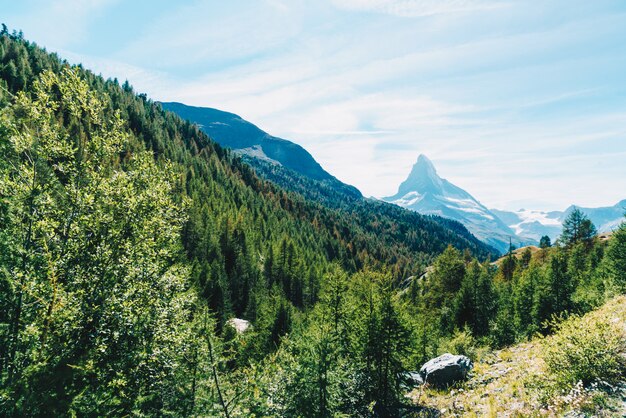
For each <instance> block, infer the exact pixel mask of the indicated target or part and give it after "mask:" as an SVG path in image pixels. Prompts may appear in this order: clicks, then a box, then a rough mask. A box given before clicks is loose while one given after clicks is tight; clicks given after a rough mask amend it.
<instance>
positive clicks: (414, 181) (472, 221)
mask: <svg viewBox="0 0 626 418" xmlns="http://www.w3.org/2000/svg"><path fill="white" fill-rule="evenodd" d="M383 200H384V201H387V202H390V203H395V204H396V205H398V206H402V207H404V208H407V209H411V210H413V211H415V212H419V213H423V214H432V215H439V216H443V217H446V218H451V219H455V220H457V221H459V222H461V223H462V224H463V225H465V227H467V229H468V230H469V231H470V232H471V233H472V234H474V235H475V236H476V237H477V238H478V239H480V240H482V241H483V242H486V243H488V244H489V245H491V246H493V247H495V248H497V249H498V250H499V251H501V252H506V251H507V250H508V248H509V239H511V242H512V243H513V244H514V245H516V246H520V245H525V244H529V243H532V240H529V239H525V238H520V237H519V236H517V235H516V234H515V232H514V231H513V230H512V229H511V228H510V227H509V226H507V225H506V224H505V223H504V222H502V221H501V220H500V219H499V218H498V217H497V216H496V215H495V214H494V213H492V212H491V211H490V210H489V209H487V208H486V207H485V206H484V205H482V204H481V203H480V202H479V201H478V200H476V199H475V198H474V197H473V196H472V195H470V194H469V193H468V192H466V191H465V190H463V189H461V188H460V187H458V186H455V185H454V184H452V183H450V182H449V181H448V180H445V179H442V178H441V177H439V175H438V174H437V170H436V169H435V166H434V165H433V163H432V162H431V161H430V160H429V159H428V158H427V157H426V156H425V155H420V156H419V157H418V159H417V162H416V163H415V165H414V166H413V169H412V170H411V173H410V174H409V176H408V177H407V179H406V180H405V181H404V182H402V184H400V187H399V188H398V192H397V193H396V194H395V195H393V196H390V197H385V198H383Z"/></svg>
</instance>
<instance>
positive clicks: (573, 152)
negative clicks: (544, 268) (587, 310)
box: [8, 0, 626, 209]
mask: <svg viewBox="0 0 626 418" xmlns="http://www.w3.org/2000/svg"><path fill="white" fill-rule="evenodd" d="M59 4H61V5H62V7H64V8H65V9H64V10H68V8H71V7H72V6H71V5H72V4H74V3H73V2H72V1H71V0H66V1H63V2H61V3H59ZM84 4H85V5H79V6H77V7H78V9H80V10H79V11H78V13H74V14H73V15H72V16H68V17H62V16H61V15H62V14H63V12H62V11H57V12H54V13H55V16H56V17H55V19H57V20H58V21H61V22H63V23H61V24H58V23H57V24H58V25H59V26H62V27H63V30H66V32H65V33H64V34H63V33H61V34H60V35H58V38H54V37H51V38H50V39H53V41H50V42H55V45H57V44H58V45H63V49H64V50H65V51H74V54H70V53H68V54H65V53H63V55H66V56H68V57H70V58H71V59H72V60H73V61H75V62H78V61H81V62H83V63H84V64H85V65H86V66H88V67H91V68H94V69H95V70H96V71H97V72H102V73H103V74H104V75H105V76H108V77H115V76H116V77H118V78H119V79H122V80H123V79H126V78H128V79H129V80H130V81H131V83H133V84H134V85H135V87H136V89H137V90H138V91H141V92H146V93H148V94H149V95H150V96H152V97H153V98H155V99H156V100H163V101H172V100H176V101H181V102H185V103H188V104H191V105H198V106H210V107H217V108H220V109H224V110H227V111H231V112H234V113H237V114H239V115H241V116H242V117H244V118H246V119H248V120H250V121H251V122H254V123H255V124H257V125H259V126H260V127H261V128H263V129H265V130H266V131H268V132H270V133H271V134H273V135H277V136H281V137H285V138H287V139H291V140H293V141H295V142H298V143H300V144H301V145H303V146H305V147H306V148H307V149H308V150H309V151H310V152H311V153H312V154H313V155H314V157H315V158H316V159H318V161H320V163H321V164H322V165H323V166H324V167H325V168H326V169H328V170H329V171H330V172H331V173H333V174H334V175H336V176H337V177H339V178H340V179H341V180H343V181H346V182H348V183H351V184H354V185H356V186H357V187H359V188H360V189H362V191H363V192H364V193H365V194H366V195H375V196H383V195H389V194H392V193H393V192H395V188H396V187H397V185H398V184H399V183H400V182H401V181H402V180H403V179H404V177H405V176H406V175H407V173H408V171H409V170H410V167H411V165H412V164H413V163H414V162H415V158H416V157H417V155H418V154H419V153H425V154H427V155H429V157H431V158H432V159H433V160H434V162H435V164H436V165H437V166H438V169H439V171H440V172H441V174H442V175H444V177H448V178H449V179H450V180H452V181H454V182H456V183H458V184H459V185H460V186H462V187H464V188H466V189H468V190H469V191H470V192H472V193H473V194H474V195H476V197H478V198H480V199H481V200H483V201H484V203H485V204H487V205H489V206H499V207H502V208H510V209H515V208H516V207H517V206H518V205H519V204H520V202H526V203H524V205H525V206H531V205H530V203H532V202H533V201H534V202H535V203H536V204H537V205H542V206H540V207H539V208H541V209H544V208H548V209H554V208H562V207H563V206H566V205H568V204H570V203H572V202H574V201H575V202H576V203H578V204H584V205H587V206H592V205H595V204H605V203H609V202H610V201H612V200H619V199H621V198H623V197H625V196H622V195H620V193H622V191H623V190H626V165H625V164H623V153H625V152H626V132H625V130H624V128H623V126H626V124H625V122H626V117H625V115H626V81H625V79H624V77H623V74H624V71H626V58H625V57H624V54H623V43H624V40H626V29H625V28H626V6H622V5H621V4H618V3H616V2H614V1H611V0H598V1H596V2H580V3H577V4H576V7H572V4H571V2H568V1H566V0H555V1H551V2H538V3H534V4H533V5H532V6H529V4H528V3H526V2H520V1H518V0H505V1H495V0H475V1H471V0H466V1H462V0H439V1H435V0H328V1H325V2H315V3H311V2H305V1H303V0H290V1H287V0H265V1H260V2H252V3H251V2H244V1H237V0H234V1H232V2H220V3H218V2H205V1H200V0H196V1H190V2H185V3H184V4H181V5H178V4H172V3H167V7H168V9H167V12H166V11H165V9H164V5H163V4H159V3H149V2H147V1H138V2H133V3H132V4H130V3H129V4H125V5H124V9H126V8H129V7H132V8H134V9H133V10H134V11H133V13H134V15H133V16H136V18H133V19H130V20H129V22H131V23H132V25H133V31H132V32H131V31H130V30H129V29H128V28H127V27H125V26H118V27H114V28H113V27H112V28H111V30H115V31H116V33H121V34H124V33H126V32H124V31H125V30H126V31H128V33H129V34H132V36H130V35H129V36H127V37H124V36H122V35H120V36H117V37H116V38H115V40H113V41H112V43H111V44H110V45H108V44H107V45H106V46H107V48H106V51H107V52H106V53H102V52H98V51H97V50H93V51H90V50H89V48H84V49H80V51H77V49H78V48H75V47H74V46H73V45H77V43H79V42H82V43H84V44H86V45H89V42H88V41H87V40H88V39H90V34H91V32H90V31H91V29H90V28H91V27H92V26H95V27H99V28H100V30H101V31H102V30H105V29H107V28H109V26H111V24H110V22H109V21H108V18H109V17H110V16H108V17H107V19H105V18H102V15H103V13H104V12H105V11H106V10H109V11H110V9H111V7H112V5H113V3H109V2H107V1H104V0H102V1H98V2H93V3H90V2H85V3H84ZM153 4H154V5H153ZM118 7H119V5H118ZM148 7H149V10H150V11H151V13H152V18H151V19H141V18H140V17H141V16H142V13H143V12H142V10H148V9H147V8H148ZM27 8H30V9H33V10H34V9H35V7H34V6H32V5H31V7H27ZM51 8H52V6H48V7H47V8H43V9H41V10H40V11H38V12H34V13H29V14H28V16H22V15H20V14H19V13H17V12H14V13H12V14H11V15H12V16H15V18H16V19H18V18H19V19H22V21H27V18H28V19H30V21H31V23H32V22H39V21H40V20H41V19H43V16H44V15H45V14H46V13H53V12H51V11H50V10H52V9H51ZM81 10H83V11H81ZM120 11H121V10H120ZM74 16H77V17H76V18H74ZM81 16H82V17H83V18H84V22H88V23H84V22H83V21H79V18H81ZM19 19H18V20H19ZM64 19H65V20H64ZM8 23H10V24H11V25H12V26H16V25H14V24H12V23H11V22H8ZM128 24H130V23H127V25H128ZM107 25H108V26H107ZM18 27H19V25H18ZM103 28H104V29H103ZM48 30H49V31H52V29H48ZM27 35H28V33H27ZM51 36H52V35H51ZM55 36H56V35H55ZM91 36H93V34H91ZM40 39H46V36H45V34H44V33H40V34H38V35H37V38H36V40H38V41H39V40H40ZM46 42H48V41H46ZM52 44H53V43H50V44H45V43H44V45H52ZM607 150H609V152H608V154H609V155H607ZM619 156H621V157H619ZM620 158H621V160H620ZM538 173H539V174H538ZM541 173H547V175H546V176H543V179H544V182H543V183H541V181H540V180H541V177H537V176H538V175H539V176H541ZM599 183H602V184H603V187H598V186H597V185H598V184H599ZM571 185H575V187H574V186H571Z"/></svg>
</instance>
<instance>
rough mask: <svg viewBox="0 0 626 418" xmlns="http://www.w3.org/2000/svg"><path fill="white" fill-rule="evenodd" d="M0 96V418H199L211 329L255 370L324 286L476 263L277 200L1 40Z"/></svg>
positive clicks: (320, 209)
mask: <svg viewBox="0 0 626 418" xmlns="http://www.w3.org/2000/svg"><path fill="white" fill-rule="evenodd" d="M0 84H1V89H0V92H1V93H0V104H1V107H2V110H1V112H2V113H1V117H0V141H1V142H0V147H1V149H2V155H3V158H2V162H1V166H0V181H1V187H0V196H1V200H0V217H1V219H0V221H1V222H0V224H1V225H2V231H1V234H0V246H1V248H0V250H1V251H0V289H1V293H0V295H1V297H0V325H1V327H0V329H1V332H0V338H1V339H2V343H1V344H0V347H1V348H0V376H1V378H2V389H1V393H0V410H3V411H6V414H7V415H20V414H26V415H56V414H61V415H65V414H70V413H76V414H79V415H85V414H86V415H111V414H112V415H125V414H128V413H130V412H131V411H141V413H142V414H148V415H152V414H157V415H158V414H160V413H165V412H167V411H169V412H167V413H171V414H174V415H189V414H190V413H191V412H190V411H195V410H197V409H198V408H200V409H199V410H201V411H204V412H203V413H205V414H206V413H207V412H206V411H210V410H211V408H213V407H214V406H215V405H217V400H215V398H212V396H213V395H214V394H215V393H216V392H215V391H214V390H215V387H217V388H218V389H219V385H218V380H217V378H216V377H215V376H216V374H215V372H216V369H215V368H216V367H217V366H216V364H218V363H216V362H217V360H214V351H213V350H214V344H217V341H218V340H213V337H212V335H213V332H214V331H215V332H216V333H217V335H220V336H222V334H223V333H224V332H226V331H227V330H226V329H225V328H224V327H225V322H226V319H228V318H230V317H232V316H239V317H244V318H246V319H249V320H250V321H252V323H253V324H254V327H255V331H254V332H255V334H254V335H255V338H254V340H253V341H252V342H249V344H248V345H247V348H246V349H245V350H244V351H246V353H247V354H246V355H245V357H244V358H246V359H248V360H252V359H257V360H258V359H261V358H263V357H264V356H266V355H267V354H268V353H271V352H272V351H273V350H275V349H276V347H277V346H278V345H279V344H280V341H281V338H282V337H283V336H285V335H286V334H288V333H289V331H290V330H291V329H292V326H293V327H295V326H296V324H298V323H300V319H299V317H300V316H301V315H303V313H304V312H306V311H307V310H310V309H311V308H312V307H313V306H314V305H315V304H316V302H317V301H318V299H319V297H320V291H321V289H322V288H323V287H324V286H325V285H324V280H323V277H324V276H325V274H327V273H328V272H329V271H331V270H333V269H337V268H339V269H341V270H345V271H348V272H355V271H357V270H361V269H363V268H367V269H375V270H386V269H390V270H391V272H392V273H393V275H394V276H395V280H396V281H399V280H400V279H402V278H403V277H405V276H407V275H408V274H411V273H412V272H415V271H420V270H421V269H422V268H423V267H424V266H425V265H427V263H429V262H430V261H431V260H432V259H433V257H434V256H435V255H437V254H438V253H440V252H441V251H443V250H444V249H445V248H446V246H447V245H449V244H452V245H454V246H456V247H458V248H459V249H461V250H465V249H466V250H468V251H469V252H471V253H472V254H474V255H476V256H478V257H481V258H485V257H487V256H488V255H489V254H490V253H491V249H490V248H489V247H486V246H485V245H484V244H482V243H480V242H479V241H477V240H476V239H475V238H474V237H472V236H471V235H469V234H468V233H467V231H465V230H464V229H463V228H462V227H459V225H458V224H454V223H445V222H443V223H441V222H439V221H437V220H435V219H433V218H430V217H422V216H414V215H411V216H410V217H409V219H407V220H406V221H402V222H396V220H395V219H393V218H391V217H384V216H381V215H377V214H376V213H372V217H371V218H363V217H361V218H355V217H354V216H353V215H352V214H350V213H347V212H345V211H342V210H340V209H336V208H335V209H333V208H328V207H325V206H323V205H321V204H319V203H315V202H312V201H309V200H307V199H305V198H303V197H302V196H300V195H298V194H293V193H288V192H286V191H284V190H282V189H281V188H279V187H277V186H275V185H273V184H272V183H270V182H267V181H264V180H261V179H259V178H258V177H257V176H256V175H255V173H254V171H252V170H251V169H250V168H249V167H248V166H247V165H246V164H245V163H243V162H242V161H241V160H240V159H239V158H238V157H236V156H234V155H232V154H231V153H230V152H229V151H227V150H224V149H223V148H221V147H220V146H219V145H217V144H216V143H214V142H213V141H211V140H210V139H209V138H208V137H207V136H206V135H205V134H204V133H203V132H201V131H200V130H199V129H198V128H197V127H196V126H195V125H192V124H191V123H189V122H186V121H183V120H182V119H181V118H180V117H178V116H176V115H174V114H172V113H170V112H166V111H164V110H163V109H162V108H161V107H160V105H158V104H156V103H154V102H152V101H151V100H149V99H148V98H147V97H146V96H145V95H137V94H135V92H134V91H133V89H132V88H131V87H130V85H129V84H128V83H124V84H123V85H120V84H119V83H118V82H117V80H104V79H103V78H102V77H99V76H96V75H94V74H92V73H91V72H89V71H87V70H84V69H83V68H81V67H80V66H79V67H75V68H70V67H69V66H68V65H67V63H65V62H64V61H62V60H61V59H59V58H58V57H57V56H56V55H54V54H48V53H47V52H46V51H45V50H43V49H41V48H39V47H37V46H36V45H34V44H32V43H29V42H28V41H26V40H24V39H23V38H22V36H21V35H20V34H16V33H13V34H9V33H8V32H7V31H6V30H3V31H2V34H1V35H0ZM331 263H335V266H334V267H333V266H331ZM337 265H338V266H339V267H337ZM220 341H221V340H220ZM227 352H228V349H225V351H223V352H222V351H219V353H217V354H215V356H219V358H220V359H221V358H222V357H221V356H222V354H223V353H227ZM224 355H225V354H224ZM239 361H244V360H239ZM219 364H227V365H228V367H229V368H231V369H233V370H237V368H236V367H235V363H219ZM220 367H221V366H220ZM224 367H226V366H224ZM211 369H212V370H213V374H212V375H211V374H210V373H209V371H210V370H211ZM233 373H234V372H233ZM207 376H208V377H207ZM210 376H213V377H215V379H214V381H213V383H211V384H210V382H211V379H210ZM211 385H214V386H211ZM209 386H210V388H209ZM200 393H203V395H200ZM372 393H376V392H372ZM209 394H210V395H209ZM209 398H211V399H213V400H215V402H216V403H212V402H213V401H210V402H209V401H207V402H208V406H207V405H205V406H202V408H204V409H202V408H201V405H199V403H201V402H202V401H201V399H209ZM220 399H221V395H220ZM220 404H221V405H222V409H223V410H226V409H227V406H226V405H225V402H220ZM159 411H161V412H159Z"/></svg>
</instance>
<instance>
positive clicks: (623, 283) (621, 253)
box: [607, 222, 626, 293]
mask: <svg viewBox="0 0 626 418" xmlns="http://www.w3.org/2000/svg"><path fill="white" fill-rule="evenodd" d="M607 256H608V268H609V270H610V273H611V275H613V276H614V277H615V284H616V286H617V287H618V288H619V289H620V291H621V292H622V293H626V222H623V223H622V224H621V225H620V227H619V228H618V229H617V230H616V231H615V232H614V233H613V236H612V239H611V243H610V244H609V248H608V249H607Z"/></svg>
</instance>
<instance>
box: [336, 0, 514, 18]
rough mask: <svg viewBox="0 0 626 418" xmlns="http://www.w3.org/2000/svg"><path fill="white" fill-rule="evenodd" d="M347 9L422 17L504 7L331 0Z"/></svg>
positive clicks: (434, 0) (476, 1)
mask: <svg viewBox="0 0 626 418" xmlns="http://www.w3.org/2000/svg"><path fill="white" fill-rule="evenodd" d="M332 2H333V4H334V5H335V6H337V7H339V8H342V9H347V10H357V11H367V12H379V13H386V14H390V15H393V16H401V17H424V16H432V15H438V14H448V13H461V12H476V11H482V10H490V9H496V8H500V7H506V6H507V4H506V3H505V2H504V1H494V0H332Z"/></svg>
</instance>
